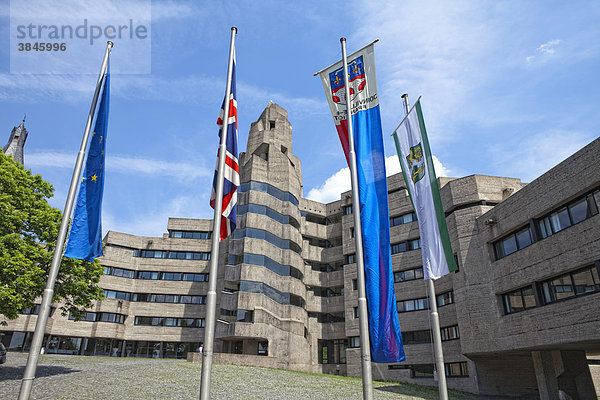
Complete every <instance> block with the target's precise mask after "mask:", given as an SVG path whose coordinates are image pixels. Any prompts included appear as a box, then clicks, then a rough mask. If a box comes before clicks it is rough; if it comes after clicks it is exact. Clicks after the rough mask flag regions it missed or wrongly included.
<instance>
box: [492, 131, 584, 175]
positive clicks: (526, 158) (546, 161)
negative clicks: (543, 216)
mask: <svg viewBox="0 0 600 400" xmlns="http://www.w3.org/2000/svg"><path fill="white" fill-rule="evenodd" d="M590 140H591V139H590V135H588V134H586V133H584V132H578V131H568V130H559V129H557V130H554V131H550V132H540V133H537V134H533V135H530V136H528V137H526V138H523V137H519V138H518V140H516V139H515V140H513V141H509V142H505V143H504V145H503V146H502V147H499V148H498V147H496V148H495V149H494V151H493V152H492V151H490V153H491V154H493V163H494V165H495V167H496V168H497V170H499V171H501V174H502V175H503V176H511V177H517V178H521V179H522V180H524V181H525V182H530V181H532V180H534V179H535V178H537V177H538V176H540V175H541V174H543V173H544V172H546V171H548V170H549V169H551V168H552V167H554V166H555V165H556V164H558V163H560V162H561V161H563V160H564V159H566V158H567V157H569V156H571V155H572V154H573V153H575V152H576V151H578V150H579V149H581V148H582V147H583V146H585V145H586V144H588V142H589V141H590Z"/></svg>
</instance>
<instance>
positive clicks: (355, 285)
mask: <svg viewBox="0 0 600 400" xmlns="http://www.w3.org/2000/svg"><path fill="white" fill-rule="evenodd" d="M352 290H358V279H352Z"/></svg>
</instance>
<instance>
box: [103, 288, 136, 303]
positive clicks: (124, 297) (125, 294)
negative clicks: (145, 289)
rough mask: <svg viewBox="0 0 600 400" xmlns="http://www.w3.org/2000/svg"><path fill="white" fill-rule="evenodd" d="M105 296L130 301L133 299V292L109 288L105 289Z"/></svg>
mask: <svg viewBox="0 0 600 400" xmlns="http://www.w3.org/2000/svg"><path fill="white" fill-rule="evenodd" d="M102 292H103V293H104V297H105V298H107V299H117V300H125V301H129V300H130V299H131V293H129V292H120V291H118V290H107V289H103V290H102Z"/></svg>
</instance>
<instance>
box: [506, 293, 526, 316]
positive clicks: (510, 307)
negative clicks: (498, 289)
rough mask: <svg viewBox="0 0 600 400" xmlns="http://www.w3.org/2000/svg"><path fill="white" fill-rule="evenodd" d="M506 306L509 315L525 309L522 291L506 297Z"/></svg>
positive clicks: (508, 294)
mask: <svg viewBox="0 0 600 400" xmlns="http://www.w3.org/2000/svg"><path fill="white" fill-rule="evenodd" d="M504 305H505V306H506V312H507V313H513V312H516V311H521V310H523V309H524V307H523V298H522V297H521V291H520V290H517V291H514V292H511V293H507V294H505V295H504Z"/></svg>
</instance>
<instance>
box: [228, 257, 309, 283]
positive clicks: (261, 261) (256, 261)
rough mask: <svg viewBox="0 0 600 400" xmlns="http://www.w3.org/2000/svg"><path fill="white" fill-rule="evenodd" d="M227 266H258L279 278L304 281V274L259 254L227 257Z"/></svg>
mask: <svg viewBox="0 0 600 400" xmlns="http://www.w3.org/2000/svg"><path fill="white" fill-rule="evenodd" d="M229 264H231V265H239V264H248V265H258V266H261V267H265V268H267V269H268V270H269V271H273V272H275V273H276V274H277V275H280V276H291V277H292V278H296V279H300V280H302V279H304V274H303V273H302V272H300V270H299V269H297V268H294V267H292V266H290V265H282V264H279V263H278V262H277V261H275V260H273V259H271V258H269V257H267V256H263V255H260V254H252V253H244V254H243V255H235V254H230V255H229Z"/></svg>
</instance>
